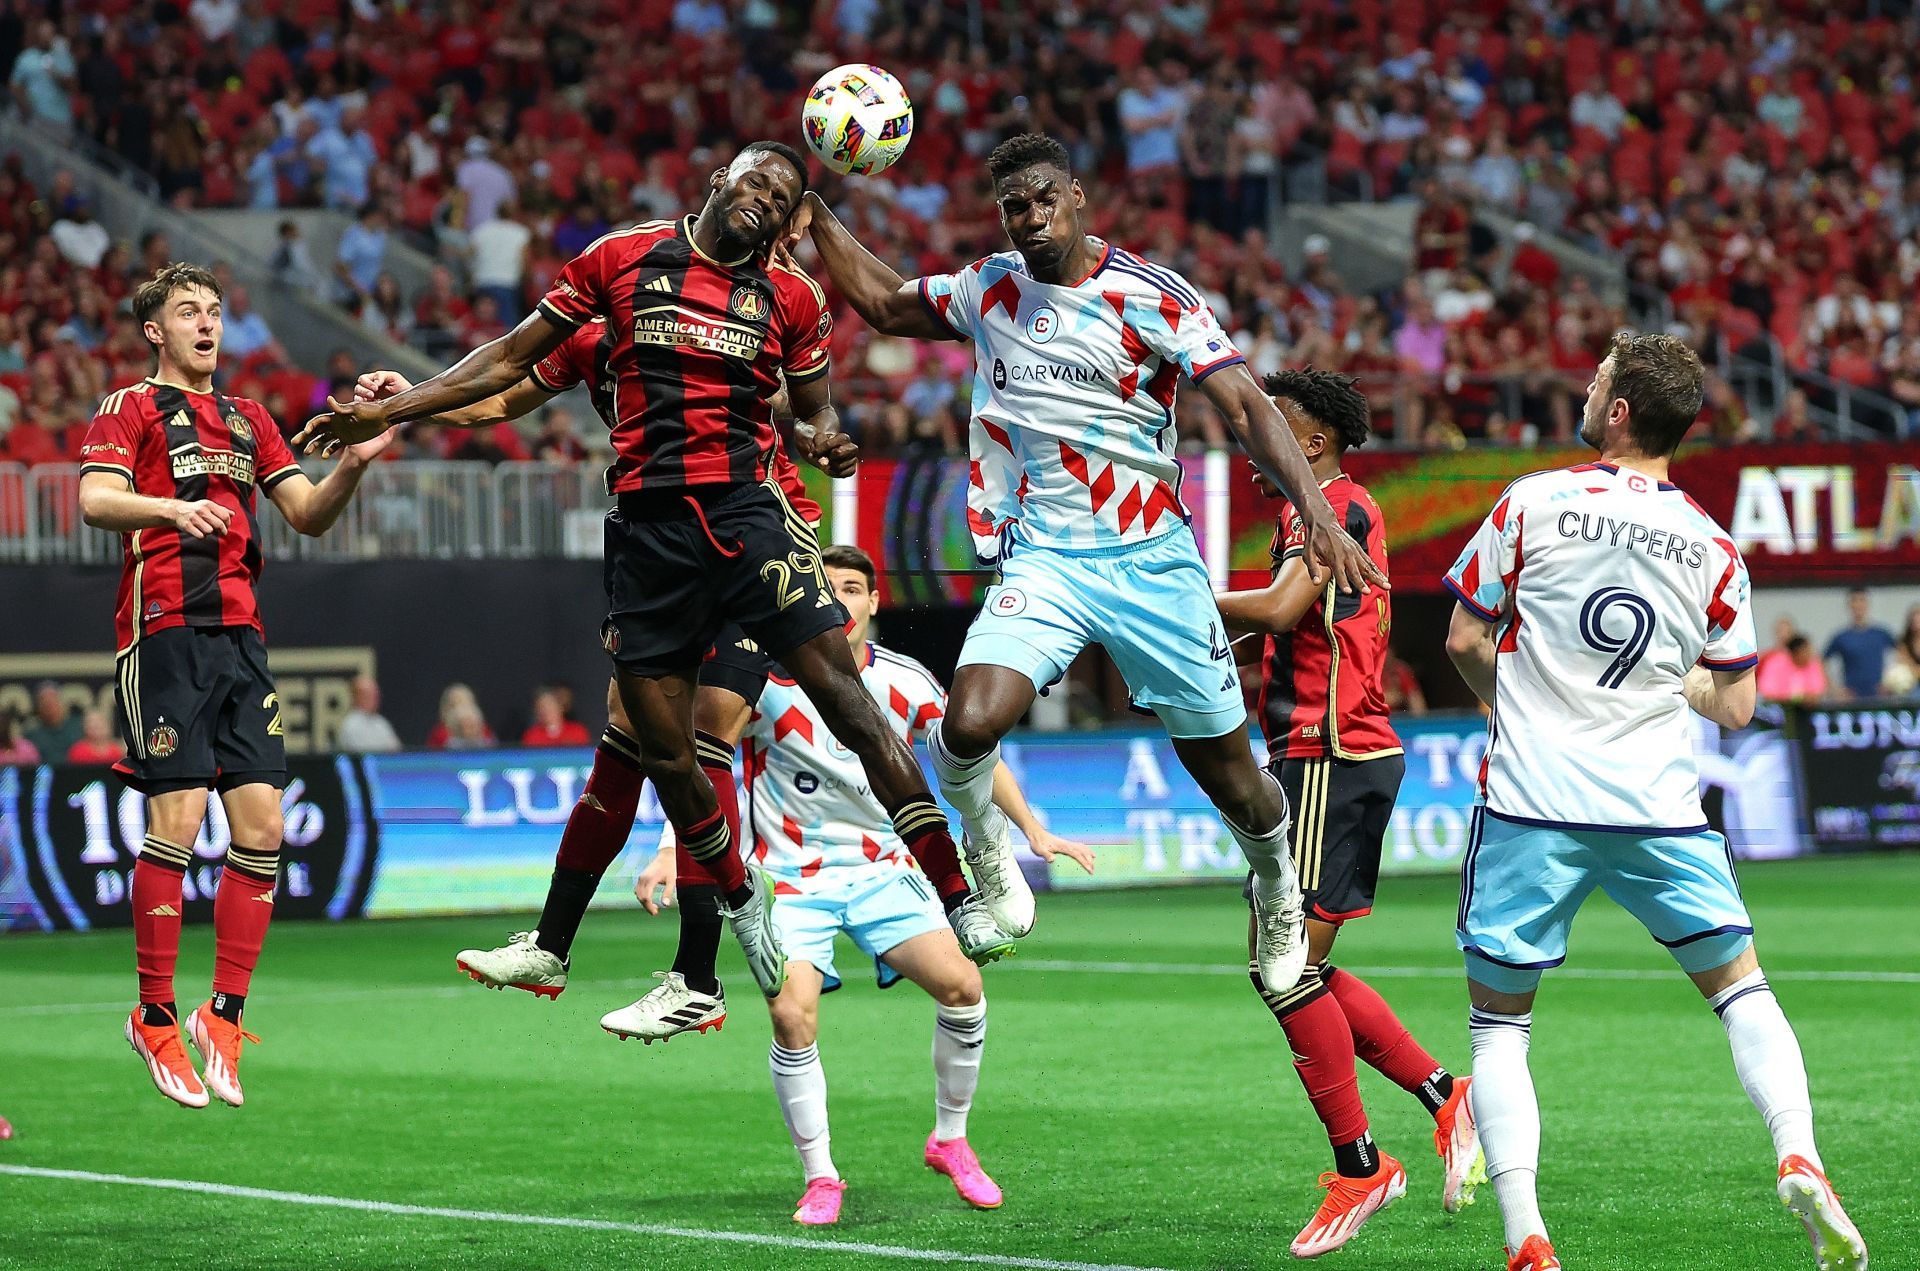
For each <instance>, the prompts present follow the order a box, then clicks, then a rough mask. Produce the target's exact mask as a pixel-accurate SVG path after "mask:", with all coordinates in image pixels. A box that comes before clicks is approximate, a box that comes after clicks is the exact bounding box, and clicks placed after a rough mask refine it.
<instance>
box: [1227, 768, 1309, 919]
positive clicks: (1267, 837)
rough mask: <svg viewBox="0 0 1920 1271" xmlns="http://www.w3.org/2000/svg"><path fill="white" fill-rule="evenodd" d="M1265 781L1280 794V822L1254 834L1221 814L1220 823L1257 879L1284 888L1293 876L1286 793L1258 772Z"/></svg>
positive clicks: (1265, 774) (1290, 831)
mask: <svg viewBox="0 0 1920 1271" xmlns="http://www.w3.org/2000/svg"><path fill="white" fill-rule="evenodd" d="M1260 775H1261V778H1262V779H1263V780H1265V781H1268V782H1271V783H1272V785H1273V788H1274V792H1275V793H1276V794H1278V795H1279V796H1280V821H1279V823H1278V824H1277V825H1274V826H1273V827H1271V828H1270V829H1267V830H1263V831H1260V832H1259V833H1255V832H1254V831H1252V830H1249V829H1246V828H1245V827H1243V826H1238V825H1235V824H1234V823H1233V818H1232V817H1229V816H1226V815H1224V814H1223V815H1222V816H1221V817H1220V820H1221V823H1222V824H1224V825H1225V826H1226V827H1227V832H1228V833H1229V834H1231V835H1233V841H1234V842H1236V843H1238V844H1239V845H1240V851H1241V852H1242V854H1244V855H1245V856H1246V858H1247V864H1248V865H1249V866H1251V867H1252V869H1253V872H1254V873H1255V874H1256V875H1258V876H1259V879H1260V882H1261V883H1264V884H1266V886H1267V887H1268V888H1269V889H1271V888H1272V887H1273V886H1274V884H1275V882H1276V881H1278V882H1280V883H1281V885H1282V889H1283V890H1284V886H1285V880H1288V879H1291V878H1293V877H1294V872H1293V845H1292V844H1291V843H1289V842H1288V841H1287V837H1288V835H1289V834H1291V833H1292V831H1293V816H1292V814H1291V813H1290V812H1289V810H1288V808H1287V795H1286V792H1285V791H1284V790H1281V789H1280V783H1279V782H1278V781H1274V780H1273V775H1272V774H1271V773H1266V772H1263V773H1261V774H1260Z"/></svg>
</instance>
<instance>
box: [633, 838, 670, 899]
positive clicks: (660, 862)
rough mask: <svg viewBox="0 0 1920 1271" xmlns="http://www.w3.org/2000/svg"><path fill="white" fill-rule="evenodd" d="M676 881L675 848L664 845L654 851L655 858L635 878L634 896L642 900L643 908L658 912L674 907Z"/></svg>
mask: <svg viewBox="0 0 1920 1271" xmlns="http://www.w3.org/2000/svg"><path fill="white" fill-rule="evenodd" d="M674 883H675V874H674V865H673V849H672V848H671V847H663V848H661V849H660V850H659V851H658V852H656V853H654V857H653V860H652V861H651V862H650V863H649V864H648V865H647V867H646V868H645V869H643V870H641V871H640V877H638V878H636V879H635V880H634V882H633V898H634V899H635V900H637V901H639V902H640V907H641V908H642V909H644V910H646V911H647V912H648V913H650V914H657V913H659V912H660V911H661V910H662V909H670V908H672V907H673V892H674ZM656 891H658V892H659V893H660V897H659V899H658V900H655V899H654V892H656Z"/></svg>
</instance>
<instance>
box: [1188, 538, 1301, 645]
mask: <svg viewBox="0 0 1920 1271" xmlns="http://www.w3.org/2000/svg"><path fill="white" fill-rule="evenodd" d="M1320 591H1321V586H1320V585H1316V584H1315V583H1314V581H1313V578H1312V577H1311V576H1310V575H1309V574H1308V573H1307V562H1306V558H1305V557H1304V556H1289V557H1288V558H1287V559H1286V560H1283V561H1281V562H1280V568H1278V569H1276V570H1274V571H1273V578H1272V580H1271V581H1270V582H1268V583H1267V585H1266V586H1265V587H1262V588H1260V589H1259V590H1258V591H1222V592H1217V593H1215V595H1214V601H1215V602H1216V603H1217V604H1218V605H1219V606H1220V620H1221V621H1222V622H1224V623H1226V624H1227V629H1228V630H1229V631H1253V632H1257V633H1259V634H1261V635H1281V634H1284V633H1285V632H1288V631H1291V630H1293V629H1294V628H1295V627H1297V626H1299V625H1300V619H1302V618H1304V617H1305V616H1306V613H1307V610H1309V609H1311V608H1313V602H1314V600H1315V599H1317V598H1318V597H1319V595H1320Z"/></svg>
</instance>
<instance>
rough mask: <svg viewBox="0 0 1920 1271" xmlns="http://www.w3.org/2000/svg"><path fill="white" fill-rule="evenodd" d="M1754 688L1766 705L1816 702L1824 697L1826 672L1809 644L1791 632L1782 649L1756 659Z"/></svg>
mask: <svg viewBox="0 0 1920 1271" xmlns="http://www.w3.org/2000/svg"><path fill="white" fill-rule="evenodd" d="M1755 687H1756V689H1757V690H1758V691H1759V694H1760V696H1761V697H1764V698H1765V699H1766V700H1768V701H1769V702H1817V701H1819V700H1820V699H1821V698H1823V697H1825V696H1826V695H1827V672H1826V668H1824V667H1822V666H1821V665H1820V659H1818V658H1817V657H1815V656H1814V653H1813V641H1811V640H1809V639H1807V637H1805V636H1803V635H1801V634H1800V633H1799V632H1797V631H1796V632H1794V633H1793V635H1792V636H1791V637H1790V638H1789V639H1788V640H1787V644H1786V648H1785V649H1784V650H1782V651H1780V652H1779V653H1778V654H1768V655H1767V656H1766V657H1764V658H1762V659H1761V660H1760V668H1759V670H1758V672H1757V673H1756V676H1755Z"/></svg>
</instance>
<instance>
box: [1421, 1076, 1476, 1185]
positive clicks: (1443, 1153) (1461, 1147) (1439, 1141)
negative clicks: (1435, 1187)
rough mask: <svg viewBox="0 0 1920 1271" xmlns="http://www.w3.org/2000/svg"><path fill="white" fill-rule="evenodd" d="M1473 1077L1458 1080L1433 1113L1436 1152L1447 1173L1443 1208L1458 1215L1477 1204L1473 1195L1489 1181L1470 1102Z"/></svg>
mask: <svg viewBox="0 0 1920 1271" xmlns="http://www.w3.org/2000/svg"><path fill="white" fill-rule="evenodd" d="M1471 1085H1473V1078H1472V1077H1455V1078H1454V1079H1453V1093H1452V1094H1451V1095H1448V1096H1447V1101H1446V1102H1445V1103H1443V1104H1441V1105H1440V1110H1439V1111H1438V1112H1436V1113H1434V1114H1433V1149H1434V1151H1436V1152H1438V1153H1439V1154H1440V1164H1441V1166H1442V1168H1443V1169H1444V1170H1445V1171H1446V1177H1445V1181H1444V1182H1443V1183H1442V1184H1441V1187H1440V1208H1442V1209H1444V1210H1446V1211H1447V1212H1448V1213H1450V1214H1457V1213H1459V1212H1460V1211H1461V1210H1462V1209H1465V1208H1466V1207H1467V1206H1468V1205H1471V1204H1472V1203H1473V1194H1474V1191H1475V1189H1476V1188H1478V1187H1479V1186H1480V1184H1482V1183H1484V1182H1486V1181H1487V1158H1486V1157H1485V1155H1483V1154H1482V1153H1481V1151H1480V1132H1479V1130H1477V1129H1476V1128H1475V1127H1474V1124H1473V1105H1472V1104H1471V1103H1469V1102H1468V1101H1467V1088H1468V1087H1469V1086H1471Z"/></svg>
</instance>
